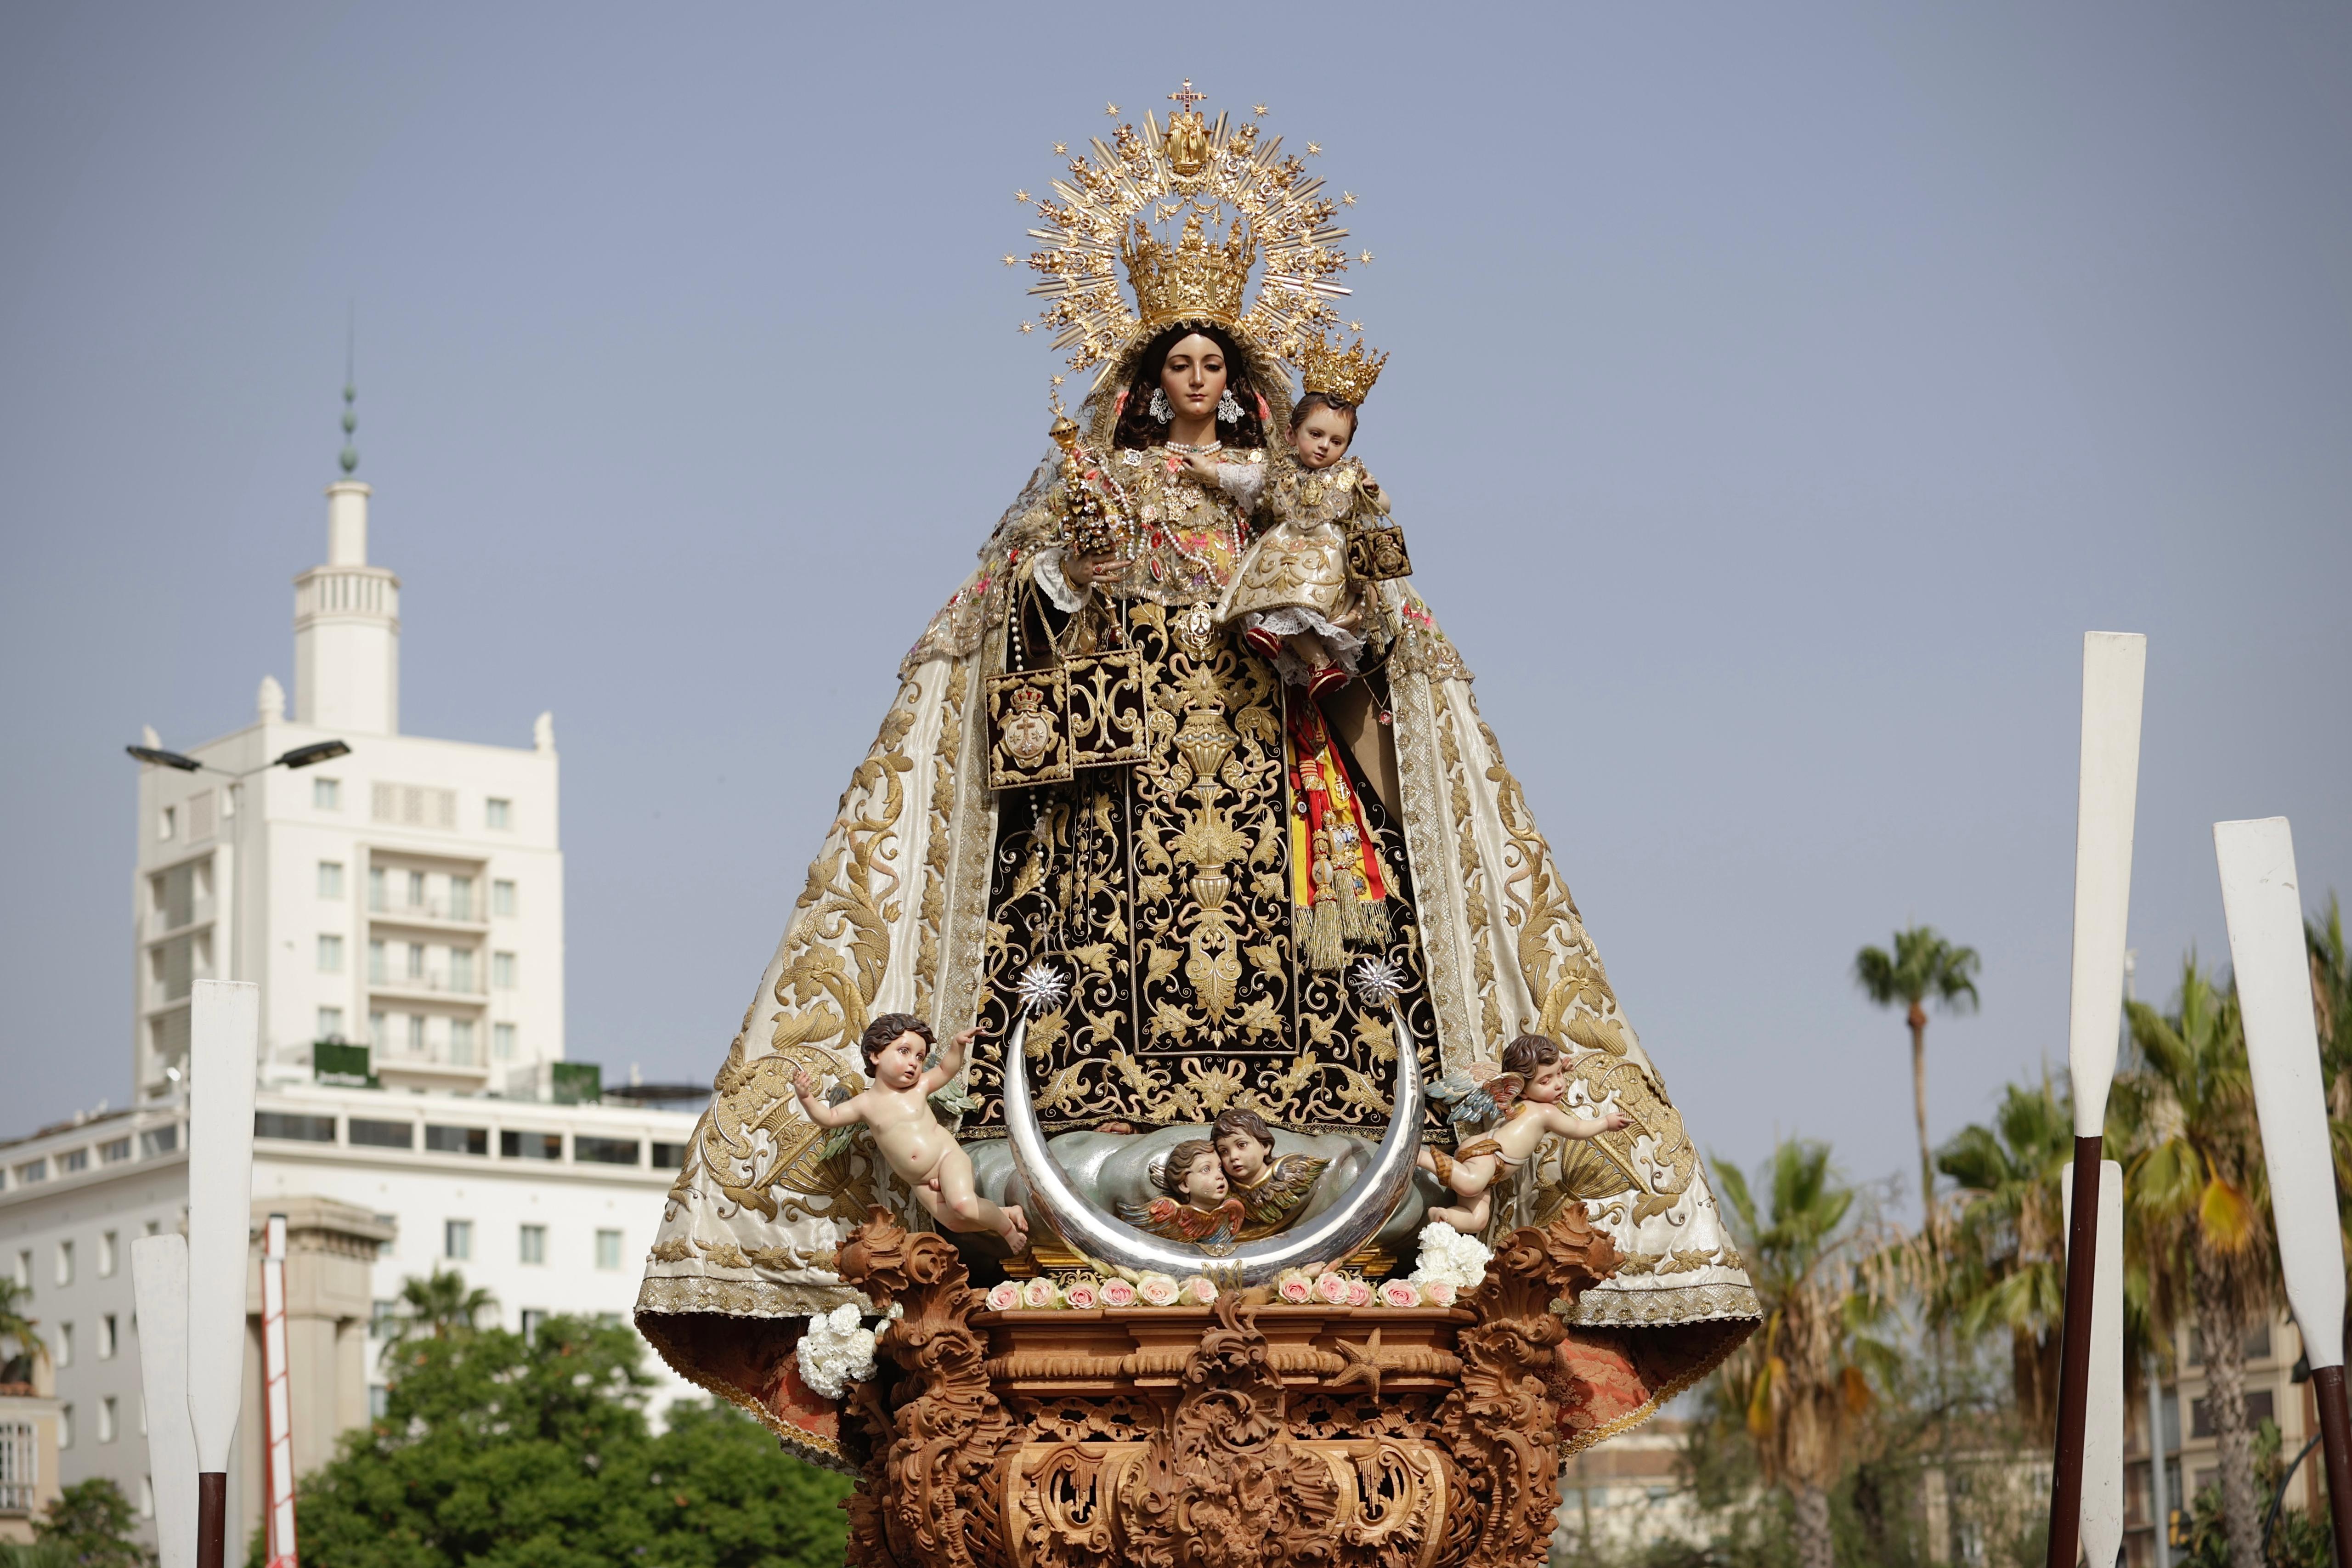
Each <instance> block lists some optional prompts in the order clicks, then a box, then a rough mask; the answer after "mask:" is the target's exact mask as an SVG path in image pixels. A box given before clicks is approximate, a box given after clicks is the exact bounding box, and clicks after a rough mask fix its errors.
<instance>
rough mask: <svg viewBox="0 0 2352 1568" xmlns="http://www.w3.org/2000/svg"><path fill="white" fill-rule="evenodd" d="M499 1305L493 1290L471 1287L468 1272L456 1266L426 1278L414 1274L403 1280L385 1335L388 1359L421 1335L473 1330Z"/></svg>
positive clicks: (443, 1335)
mask: <svg viewBox="0 0 2352 1568" xmlns="http://www.w3.org/2000/svg"><path fill="white" fill-rule="evenodd" d="M498 1305H499V1299H498V1298H497V1297H496V1296H494V1295H492V1294H491V1293H490V1292H489V1291H488V1290H486V1289H480V1288H479V1287H477V1288H475V1289H471V1290H469V1289H467V1288H466V1278H465V1276H464V1275H462V1274H460V1273H458V1272H457V1270H456V1269H454V1268H436V1269H435V1270H434V1271H433V1272H432V1273H431V1274H429V1275H427V1276H426V1277H425V1278H424V1279H418V1278H416V1277H415V1275H413V1274H412V1275H410V1276H409V1277H408V1278H407V1279H404V1280H402V1281H401V1283H400V1304H399V1308H398V1310H396V1311H395V1312H394V1314H393V1319H392V1324H391V1331H390V1332H389V1333H388V1334H387V1335H386V1336H385V1343H384V1347H383V1356H384V1360H385V1361H386V1362H387V1363H389V1362H391V1361H393V1360H394V1359H395V1358H396V1357H397V1356H398V1355H399V1352H400V1348H401V1347H402V1346H403V1345H404V1344H406V1343H407V1342H409V1341H411V1340H414V1339H417V1338H419V1337H430V1338H433V1339H436V1340H440V1339H446V1338H448V1337H449V1336H450V1335H451V1334H453V1333H465V1332H469V1331H472V1330H473V1329H474V1327H475V1326H476V1325H478V1323H480V1322H481V1321H482V1316H483V1314H484V1313H486V1312H493V1311H496V1310H498Z"/></svg>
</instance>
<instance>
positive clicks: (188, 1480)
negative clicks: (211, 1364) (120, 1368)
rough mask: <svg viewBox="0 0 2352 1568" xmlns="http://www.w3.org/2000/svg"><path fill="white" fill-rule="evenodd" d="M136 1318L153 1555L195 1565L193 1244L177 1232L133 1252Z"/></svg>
mask: <svg viewBox="0 0 2352 1568" xmlns="http://www.w3.org/2000/svg"><path fill="white" fill-rule="evenodd" d="M131 1300H132V1303H133V1307H134V1310H136V1311H137V1312H138V1314H139V1319H138V1331H139V1387H140V1393H141V1394H142V1396H143V1397H144V1398H145V1400H146V1401H147V1473H148V1475H149V1476H150V1477H151V1478H152V1480H153V1482H154V1486H155V1549H156V1552H157V1554H158V1555H159V1556H160V1557H161V1558H162V1560H163V1568H194V1563H195V1561H196V1433H195V1428H194V1427H193V1426H189V1425H188V1238H187V1237H184V1236H182V1235H180V1234H179V1233H178V1232H176V1231H167V1232H165V1233H164V1234H163V1235H161V1236H142V1237H139V1238H138V1239H136V1240H134V1241H133V1242H131Z"/></svg>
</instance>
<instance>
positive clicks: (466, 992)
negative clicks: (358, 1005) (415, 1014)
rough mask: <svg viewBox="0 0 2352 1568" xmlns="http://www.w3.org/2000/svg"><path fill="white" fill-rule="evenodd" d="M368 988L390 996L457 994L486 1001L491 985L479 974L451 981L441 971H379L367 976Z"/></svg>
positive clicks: (473, 999) (478, 1000)
mask: <svg viewBox="0 0 2352 1568" xmlns="http://www.w3.org/2000/svg"><path fill="white" fill-rule="evenodd" d="M368 989H369V990H370V991H381V992H383V994H386V995H388V996H398V995H410V996H456V997H462V998H463V999H465V1000H466V1001H468V1002H487V1001H488V1000H489V999H490V988H489V986H488V984H486V983H484V981H483V979H482V977H481V976H480V975H479V974H476V975H473V976H470V977H465V976H461V977H459V978H458V979H457V980H452V979H451V978H450V977H449V976H448V975H446V974H442V973H429V974H394V973H388V972H387V973H372V974H370V975H369V976H368Z"/></svg>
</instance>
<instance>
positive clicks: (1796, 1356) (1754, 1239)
mask: <svg viewBox="0 0 2352 1568" xmlns="http://www.w3.org/2000/svg"><path fill="white" fill-rule="evenodd" d="M1716 1173H1717V1178H1718V1181H1719V1183H1720V1185H1721V1190H1722V1193H1723V1197H1724V1201H1725V1202H1726V1204H1727V1205H1729V1208H1730V1213H1731V1217H1732V1220H1733V1225H1734V1229H1735V1232H1736V1234H1737V1237H1738V1243H1739V1246H1740V1248H1741V1249H1742V1251H1744V1252H1745V1253H1746V1255H1747V1262H1748V1279H1750V1280H1751V1281H1752V1282H1753V1283H1754V1285H1755V1287H1756V1293H1757V1296H1758V1297H1759V1300H1761V1302H1762V1304H1763V1307H1764V1327H1763V1330H1762V1331H1761V1332H1759V1333H1758V1334H1756V1335H1755V1336H1754V1337H1752V1338H1750V1339H1749V1340H1748V1342H1746V1343H1745V1344H1743V1345H1741V1346H1740V1348H1739V1349H1738V1351H1737V1352H1734V1354H1733V1357H1732V1359H1731V1360H1730V1361H1728V1362H1727V1363H1725V1368H1724V1376H1725V1380H1726V1391H1727V1394H1729V1395H1730V1396H1731V1397H1732V1398H1733V1399H1734V1400H1735V1401H1736V1402H1737V1404H1738V1407H1739V1408H1741V1409H1743V1410H1744V1411H1745V1412H1746V1415H1747V1428H1748V1440H1749V1441H1750V1442H1751V1443H1753V1444H1754V1445H1755V1448H1756V1456H1757V1459H1758V1462H1759V1464H1760V1465H1761V1466H1762V1468H1763V1471H1764V1480H1765V1484H1766V1485H1768V1486H1778V1487H1780V1488H1783V1489H1786V1490H1787V1491H1788V1493H1789V1499H1790V1503H1791V1504H1792V1505H1793V1506H1794V1511H1795V1515H1796V1539H1797V1560H1798V1562H1799V1563H1801V1564H1803V1568H1832V1563H1833V1554H1832V1539H1831V1535H1830V1488H1831V1487H1832V1486H1833V1485H1834V1484H1835V1483H1836V1481H1837V1479H1838V1476H1839V1474H1840V1472H1841V1471H1842V1470H1843V1468H1844V1465H1845V1457H1846V1449H1847V1447H1848V1444H1849V1443H1850V1441H1851V1439H1852V1436H1853V1426H1854V1422H1855V1420H1856V1418H1857V1417H1859V1416H1860V1415H1863V1413H1864V1412H1865V1411H1866V1410H1868V1409H1869V1408H1870V1405H1871V1400H1872V1394H1871V1385H1870V1380H1869V1377H1868V1375H1867V1373H1866V1372H1865V1368H1866V1367H1870V1366H1874V1365H1879V1366H1882V1367H1883V1364H1884V1363H1885V1361H1886V1360H1887V1358H1888V1357H1889V1356H1890V1355H1891V1353H1892V1352H1889V1351H1888V1350H1887V1349H1886V1348H1885V1347H1884V1346H1883V1345H1880V1344H1879V1343H1877V1342H1875V1341H1874V1340H1872V1339H1870V1338H1869V1337H1868V1336H1867V1334H1866V1333H1865V1332H1864V1330H1865V1329H1866V1328H1867V1327H1868V1326H1869V1324H1870V1322H1871V1321H1872V1320H1873V1318H1874V1316H1875V1314H1876V1312H1877V1310H1878V1309H1879V1307H1880V1305H1881V1299H1880V1297H1879V1296H1878V1294H1877V1293H1876V1292H1874V1290H1873V1289H1870V1287H1869V1284H1868V1282H1867V1276H1868V1275H1869V1273H1870V1268H1869V1265H1870V1263H1871V1261H1872V1257H1873V1253H1874V1249H1875V1248H1876V1247H1877V1244H1878V1241H1879V1239H1880V1238H1878V1237H1875V1236H1874V1234H1872V1232H1871V1231H1870V1230H1869V1229H1868V1228H1867V1227H1865V1226H1861V1225H1858V1224H1852V1223H1849V1222H1850V1220H1852V1219H1853V1205H1854V1197H1855V1194H1854V1190H1853V1187H1851V1186H1849V1185H1847V1184H1846V1183H1845V1182H1844V1181H1843V1179H1842V1178H1841V1177H1840V1176H1839V1175H1838V1174H1837V1173H1836V1172H1835V1171H1834V1170H1832V1168H1831V1165H1830V1151H1829V1145H1828V1144H1826V1143H1818V1142H1804V1141H1796V1140H1791V1141H1788V1142H1782V1143H1780V1145H1779V1146H1778V1147H1776V1148H1775V1149H1774V1150H1773V1151H1772V1156H1771V1158H1770V1159H1769V1160H1768V1161H1767V1162H1766V1163H1765V1164H1764V1166H1763V1168H1762V1170H1761V1171H1760V1172H1759V1180H1760V1181H1761V1182H1762V1184H1764V1186H1765V1189H1766V1192H1767V1194H1768V1195H1769V1199H1770V1202H1771V1210H1770V1213H1769V1215H1767V1214H1763V1213H1760V1212H1759V1209H1758V1207H1757V1205H1756V1199H1755V1197H1754V1196H1753V1194H1751V1193H1750V1192H1749V1190H1748V1178H1747V1177H1746V1176H1745V1175H1743V1174H1742V1173H1740V1172H1739V1171H1738V1169H1737V1168H1736V1167H1734V1166H1731V1165H1727V1164H1723V1163H1717V1167H1716Z"/></svg>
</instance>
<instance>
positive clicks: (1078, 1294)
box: [1062, 1279, 1102, 1312]
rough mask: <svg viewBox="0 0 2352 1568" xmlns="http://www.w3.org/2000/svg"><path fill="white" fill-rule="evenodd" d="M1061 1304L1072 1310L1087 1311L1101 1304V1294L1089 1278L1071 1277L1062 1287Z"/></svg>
mask: <svg viewBox="0 0 2352 1568" xmlns="http://www.w3.org/2000/svg"><path fill="white" fill-rule="evenodd" d="M1062 1305H1063V1306H1065V1307H1067V1308H1069V1309H1071V1310H1073V1311H1078V1312H1089V1311H1092V1310H1094V1309H1095V1308H1097V1307H1099V1306H1101V1305H1102V1294H1101V1292H1100V1290H1099V1289H1097V1287H1096V1285H1095V1282H1094V1281H1093V1280H1091V1279H1073V1280H1071V1281H1070V1282H1069V1283H1068V1284H1067V1285H1065V1286H1063V1287H1062Z"/></svg>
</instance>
